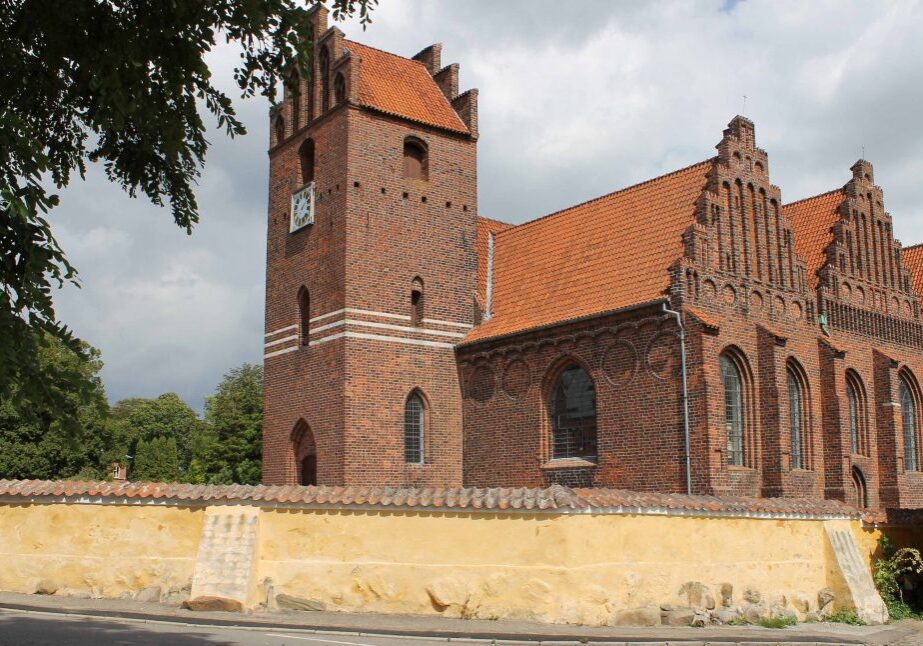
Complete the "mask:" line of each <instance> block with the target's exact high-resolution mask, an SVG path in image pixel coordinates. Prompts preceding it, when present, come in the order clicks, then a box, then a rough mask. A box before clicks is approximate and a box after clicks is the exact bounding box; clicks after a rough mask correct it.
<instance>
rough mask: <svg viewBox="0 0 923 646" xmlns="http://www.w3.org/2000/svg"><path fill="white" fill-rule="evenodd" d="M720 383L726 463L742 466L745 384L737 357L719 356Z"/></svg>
mask: <svg viewBox="0 0 923 646" xmlns="http://www.w3.org/2000/svg"><path fill="white" fill-rule="evenodd" d="M721 382H722V384H723V385H724V430H725V434H726V435H727V461H728V464H729V465H731V466H738V467H741V466H744V465H745V464H746V463H747V459H746V449H747V445H746V435H747V424H748V422H749V420H748V411H747V408H746V406H747V403H748V397H747V392H746V388H747V383H746V382H745V381H744V376H743V374H742V373H741V365H740V361H739V359H738V357H736V356H735V355H734V354H732V353H731V352H724V353H723V354H722V355H721Z"/></svg>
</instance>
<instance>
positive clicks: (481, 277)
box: [475, 216, 513, 305]
mask: <svg viewBox="0 0 923 646" xmlns="http://www.w3.org/2000/svg"><path fill="white" fill-rule="evenodd" d="M512 226H513V225H512V224H507V223H506V222H500V220H491V219H489V218H482V217H480V216H478V219H477V241H476V243H475V244H476V245H477V246H476V249H477V252H478V298H480V299H481V304H482V305H483V304H484V299H485V298H486V294H487V236H488V235H490V234H491V233H492V234H494V235H497V234H498V233H500V232H501V231H505V230H506V229H509V228H510V227H512Z"/></svg>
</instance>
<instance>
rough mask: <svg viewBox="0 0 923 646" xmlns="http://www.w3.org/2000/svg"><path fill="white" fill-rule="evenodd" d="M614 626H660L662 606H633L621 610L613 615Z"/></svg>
mask: <svg viewBox="0 0 923 646" xmlns="http://www.w3.org/2000/svg"><path fill="white" fill-rule="evenodd" d="M612 625H613V626H659V625H660V608H658V607H657V606H645V607H644V608H632V609H630V610H619V611H618V612H616V613H615V614H614V615H613V617H612Z"/></svg>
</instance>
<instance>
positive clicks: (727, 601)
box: [721, 583, 734, 608]
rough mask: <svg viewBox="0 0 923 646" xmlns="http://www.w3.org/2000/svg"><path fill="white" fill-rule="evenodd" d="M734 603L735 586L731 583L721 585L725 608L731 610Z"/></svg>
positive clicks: (722, 602) (722, 601) (722, 603)
mask: <svg viewBox="0 0 923 646" xmlns="http://www.w3.org/2000/svg"><path fill="white" fill-rule="evenodd" d="M733 601H734V586H733V585H731V584H730V583H722V584H721V605H722V606H723V607H725V608H730V607H731V603H732V602H733Z"/></svg>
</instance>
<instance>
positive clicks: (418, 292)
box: [410, 277, 423, 327]
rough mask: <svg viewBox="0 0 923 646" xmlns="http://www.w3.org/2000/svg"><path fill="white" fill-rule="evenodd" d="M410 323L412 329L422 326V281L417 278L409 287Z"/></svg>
mask: <svg viewBox="0 0 923 646" xmlns="http://www.w3.org/2000/svg"><path fill="white" fill-rule="evenodd" d="M410 323H411V325H413V326H414V327H419V326H420V325H423V281H422V280H421V279H420V278H419V277H418V278H414V279H413V282H412V283H411V285H410Z"/></svg>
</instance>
